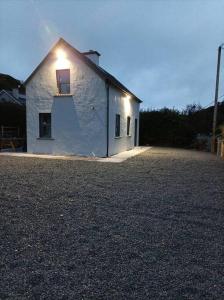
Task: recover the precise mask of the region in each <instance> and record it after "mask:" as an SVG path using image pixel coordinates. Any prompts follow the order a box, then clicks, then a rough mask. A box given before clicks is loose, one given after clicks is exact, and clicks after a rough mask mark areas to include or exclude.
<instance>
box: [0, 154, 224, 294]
mask: <svg viewBox="0 0 224 300" xmlns="http://www.w3.org/2000/svg"><path fill="white" fill-rule="evenodd" d="M0 178H1V180H0V212H1V213H0V255H1V257H0V276H1V278H0V299H52V300H56V299H75V300H76V299H97V300H98V299H122V300H123V299H141V300H143V299H224V162H223V161H221V160H219V159H217V158H216V157H215V156H213V155H211V154H208V153H201V152H194V151H185V150H176V149H167V148H152V149H151V150H149V151H146V152H144V153H142V154H141V155H139V156H136V157H134V158H132V159H129V160H127V161H126V162H124V163H121V164H110V163H99V162H86V161H59V160H44V159H36V158H17V157H0Z"/></svg>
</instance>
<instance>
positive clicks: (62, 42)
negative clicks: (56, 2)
mask: <svg viewBox="0 0 224 300" xmlns="http://www.w3.org/2000/svg"><path fill="white" fill-rule="evenodd" d="M60 45H63V46H66V47H68V48H69V49H71V50H72V52H73V53H75V55H76V56H77V57H79V59H81V60H82V61H83V62H84V63H85V64H87V65H88V66H89V67H90V68H91V69H93V70H94V71H95V72H96V73H97V74H98V75H99V76H101V77H102V78H103V79H105V80H106V81H107V82H108V83H109V84H111V85H113V86H115V87H117V88H118V89H120V90H121V91H123V92H124V93H128V94H130V95H131V96H132V97H133V98H134V99H135V100H136V101H137V102H139V103H140V102H142V101H141V100H140V99H139V98H138V97H136V96H135V95H134V94H133V93H132V92H131V91H130V90H128V89H127V88H126V87H125V86H124V85H123V84H122V83H121V82H120V81H118V80H117V79H116V78H115V77H114V76H112V75H111V74H110V73H108V72H107V71H105V70H104V69H103V68H101V67H100V66H98V65H96V64H95V63H94V62H92V61H91V60H90V59H89V58H88V57H86V55H85V53H81V52H79V51H78V50H77V49H75V48H74V47H73V46H71V45H70V44H69V43H67V42H66V41H65V40H64V39H62V38H60V39H59V40H58V42H57V43H56V44H55V45H54V46H53V48H51V50H50V51H49V52H48V54H47V55H46V56H45V58H44V59H43V60H42V61H41V63H40V64H39V65H38V66H37V67H36V69H34V71H33V72H32V73H31V75H30V76H29V77H28V78H27V79H26V81H25V82H24V84H25V85H26V84H27V83H28V82H29V81H30V79H31V78H32V77H33V75H34V74H35V73H36V72H37V71H38V70H39V68H40V67H41V66H42V65H43V64H44V62H45V61H46V60H47V58H48V57H49V56H50V55H51V53H53V51H54V50H55V49H56V48H57V47H58V46H60Z"/></svg>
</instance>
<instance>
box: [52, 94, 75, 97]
mask: <svg viewBox="0 0 224 300" xmlns="http://www.w3.org/2000/svg"><path fill="white" fill-rule="evenodd" d="M71 96H73V95H72V94H56V95H54V97H71Z"/></svg>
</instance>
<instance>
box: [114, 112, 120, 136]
mask: <svg viewBox="0 0 224 300" xmlns="http://www.w3.org/2000/svg"><path fill="white" fill-rule="evenodd" d="M115 136H120V115H118V114H117V115H116V123H115Z"/></svg>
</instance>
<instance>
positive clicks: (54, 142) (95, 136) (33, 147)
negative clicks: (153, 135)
mask: <svg viewBox="0 0 224 300" xmlns="http://www.w3.org/2000/svg"><path fill="white" fill-rule="evenodd" d="M62 50H63V51H64V52H65V53H66V59H64V60H63V61H58V60H57V57H56V55H55V54H51V55H50V57H49V58H48V59H47V61H46V62H45V63H44V64H43V65H42V66H41V67H40V68H39V70H38V71H37V72H36V73H35V75H34V76H33V77H32V78H31V80H30V81H29V82H28V84H27V86H26V98H27V101H26V103H27V106H26V111H27V151H28V152H29V153H42V154H58V155H59V154H65V155H69V154H76V155H84V156H92V155H95V156H98V157H105V156H106V149H107V96H106V85H105V81H104V80H103V79H102V78H101V77H100V76H99V75H98V74H97V73H96V72H95V71H94V70H92V69H91V68H90V67H89V66H87V65H86V64H85V63H84V62H83V61H81V60H80V59H79V58H78V57H77V56H76V55H75V54H74V53H73V52H72V51H71V50H70V49H68V48H64V49H62ZM62 68H69V69H70V82H71V86H70V89H71V95H70V96H55V95H56V94H57V83H56V69H62ZM39 113H51V114H52V139H48V140H47V139H39ZM116 113H119V114H120V115H121V137H120V138H115V115H116ZM128 115H129V116H130V117H131V129H130V135H131V136H127V116H128ZM135 118H137V119H138V120H139V103H137V102H136V101H135V100H133V99H130V100H127V99H125V94H124V93H123V92H121V91H120V90H118V89H117V88H114V87H110V118H109V121H110V123H109V155H114V154H116V153H119V152H122V151H125V150H128V149H132V148H133V147H134V119H135ZM137 145H138V143H137Z"/></svg>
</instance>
